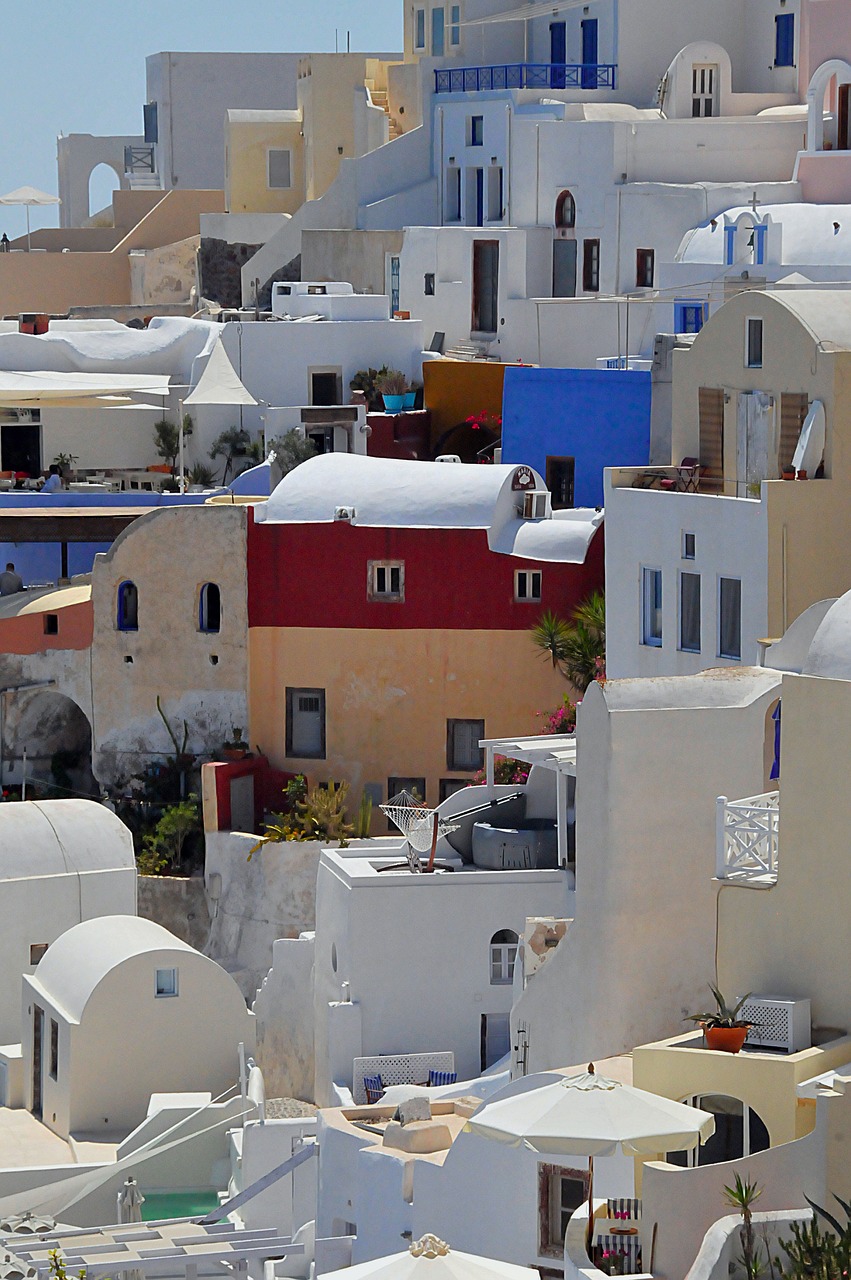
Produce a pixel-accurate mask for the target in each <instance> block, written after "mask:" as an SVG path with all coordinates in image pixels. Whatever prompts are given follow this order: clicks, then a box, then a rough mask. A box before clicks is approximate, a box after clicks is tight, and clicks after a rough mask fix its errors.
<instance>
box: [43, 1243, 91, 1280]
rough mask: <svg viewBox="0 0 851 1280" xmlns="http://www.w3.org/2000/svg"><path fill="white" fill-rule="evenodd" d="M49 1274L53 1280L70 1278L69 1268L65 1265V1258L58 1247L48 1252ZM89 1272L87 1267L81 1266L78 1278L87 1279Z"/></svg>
mask: <svg viewBox="0 0 851 1280" xmlns="http://www.w3.org/2000/svg"><path fill="white" fill-rule="evenodd" d="M47 1256H48V1259H49V1263H48V1275H50V1276H51V1277H52V1280H70V1278H69V1276H68V1268H67V1267H66V1266H65V1259H64V1258H63V1256H62V1254H61V1253H60V1251H59V1250H58V1249H51V1250H50V1251H49V1253H48V1255H47ZM87 1274H88V1272H87V1270H86V1268H85V1267H81V1268H80V1270H79V1271H78V1272H77V1278H76V1280H86V1275H87Z"/></svg>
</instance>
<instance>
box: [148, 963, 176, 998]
mask: <svg viewBox="0 0 851 1280" xmlns="http://www.w3.org/2000/svg"><path fill="white" fill-rule="evenodd" d="M164 974H170V975H171V979H170V982H167V981H166V980H164V979H163V978H162V977H161V975H164ZM179 979H180V971H179V970H178V969H157V976H156V980H155V984H154V991H155V994H156V997H157V999H158V1000H171V999H173V998H174V997H175V996H178V995H179V994H180V982H179ZM169 988H170V989H169Z"/></svg>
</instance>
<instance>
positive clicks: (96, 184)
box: [87, 160, 124, 218]
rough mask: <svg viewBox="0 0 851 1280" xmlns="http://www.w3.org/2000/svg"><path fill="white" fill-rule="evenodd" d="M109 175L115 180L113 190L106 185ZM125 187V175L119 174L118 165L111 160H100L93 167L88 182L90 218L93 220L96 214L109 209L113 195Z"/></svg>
mask: <svg viewBox="0 0 851 1280" xmlns="http://www.w3.org/2000/svg"><path fill="white" fill-rule="evenodd" d="M107 175H111V176H112V178H113V180H114V181H113V185H112V187H111V188H107V185H106V181H105V180H106V178H107ZM123 186H124V174H123V173H120V172H119V170H118V166H117V165H115V164H112V163H111V161H109V160H99V161H98V163H97V164H95V165H92V167H91V169H90V170H89V176H88V181H87V189H88V193H89V217H90V218H92V217H94V215H95V214H96V213H100V212H101V210H103V209H105V208H108V206H109V205H110V204H111V203H112V195H113V194H114V193H115V192H116V191H120V190H121V188H122V187H123Z"/></svg>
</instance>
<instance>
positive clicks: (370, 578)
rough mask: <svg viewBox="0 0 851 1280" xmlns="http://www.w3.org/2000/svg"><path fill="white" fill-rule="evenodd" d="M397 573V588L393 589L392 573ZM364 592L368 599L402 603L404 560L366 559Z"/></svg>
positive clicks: (403, 597) (403, 596)
mask: <svg viewBox="0 0 851 1280" xmlns="http://www.w3.org/2000/svg"><path fill="white" fill-rule="evenodd" d="M394 573H398V575H399V578H398V589H397V590H393V585H392V580H393V574H394ZM366 593H367V598H368V599H370V600H379V601H382V600H383V601H389V602H391V603H394V604H403V603H404V600H405V561H404V560H368V561H367V576H366Z"/></svg>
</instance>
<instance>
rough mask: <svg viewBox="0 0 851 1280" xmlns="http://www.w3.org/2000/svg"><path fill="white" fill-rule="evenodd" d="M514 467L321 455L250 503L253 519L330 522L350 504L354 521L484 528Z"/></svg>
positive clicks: (539, 481) (543, 486)
mask: <svg viewBox="0 0 851 1280" xmlns="http://www.w3.org/2000/svg"><path fill="white" fill-rule="evenodd" d="M516 470H517V467H516V466H466V465H464V464H458V463H451V462H408V461H402V460H397V459H395V458H370V457H366V456H364V455H361V454H354V453H325V454H320V455H319V456H318V457H316V458H310V459H309V460H308V461H307V462H303V463H302V464H301V466H300V467H296V469H295V470H294V471H291V472H290V473H289V474H288V475H286V476H284V478H283V480H282V481H281V483H280V484H279V485H278V486H277V488H276V489H275V491H274V493H273V494H272V495H271V497H270V498H269V501H268V502H266V503H263V504H262V506H257V507H255V509H254V510H255V519H256V520H258V521H266V522H267V523H269V524H294V523H300V522H302V521H306V522H309V523H330V522H331V521H332V520H333V519H334V512H335V510H336V509H337V508H338V507H354V509H355V512H356V516H355V520H354V523H356V524H358V525H367V526H375V527H378V528H405V527H421V528H426V529H488V528H490V526H491V524H492V523H493V521H494V516H495V514H496V510H497V504H498V502H499V499H500V497H501V496H502V494H503V491H504V490H506V489H507V490H508V491H509V492H510V489H511V480H512V477H513V476H514V473H515V471H516ZM530 470H531V468H530ZM532 474H533V476H534V477H535V484H536V488H538V489H546V484H545V483H544V481H543V480H542V479H541V477H540V476H539V475H538V474H537V472H535V471H533V472H532ZM503 505H505V504H504V503H503Z"/></svg>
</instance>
